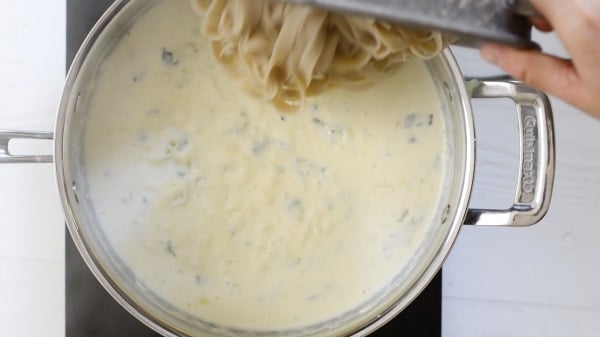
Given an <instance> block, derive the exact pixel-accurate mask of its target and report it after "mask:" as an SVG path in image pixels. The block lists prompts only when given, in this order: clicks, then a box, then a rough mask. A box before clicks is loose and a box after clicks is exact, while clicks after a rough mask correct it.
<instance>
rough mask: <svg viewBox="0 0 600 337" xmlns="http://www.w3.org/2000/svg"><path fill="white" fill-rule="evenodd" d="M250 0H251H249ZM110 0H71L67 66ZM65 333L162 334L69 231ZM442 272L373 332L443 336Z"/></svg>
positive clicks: (72, 336) (104, 336) (107, 336)
mask: <svg viewBox="0 0 600 337" xmlns="http://www.w3.org/2000/svg"><path fill="white" fill-rule="evenodd" d="M249 1H252V0H249ZM112 2H113V1H111V0H67V66H69V65H70V64H71V61H72V60H73V57H74V56H75V53H76V52H77V49H78V48H79V46H80V45H81V43H82V42H83V39H84V38H85V36H86V35H87V33H88V32H89V31H90V29H91V28H92V26H93V25H94V23H95V22H96V20H98V18H99V17H100V15H102V13H103V12H104V11H105V10H106V9H107V8H108V6H110V4H111V3H112ZM66 235H67V238H66V240H65V241H66V299H65V300H66V301H65V304H66V337H121V336H122V337H155V336H160V335H158V334H157V333H155V332H153V331H152V330H150V329H149V328H148V327H146V326H145V325H144V324H142V323H141V322H139V321H138V320H137V319H135V318H133V316H131V315H130V314H129V313H128V312H126V311H125V309H123V308H122V307H120V306H119V304H117V302H116V301H114V300H113V299H112V297H110V295H109V294H108V293H107V292H106V291H105V290H104V289H103V288H102V287H101V286H100V284H99V283H98V282H97V281H96V279H95V278H94V276H93V275H92V274H91V272H90V271H89V269H88V268H87V267H86V265H85V264H84V262H83V260H82V259H81V257H80V256H79V253H78V252H77V249H76V248H75V246H74V244H73V242H72V241H71V237H70V236H69V235H68V233H67V234H66ZM441 325H442V276H441V272H440V273H439V274H438V275H437V276H436V278H435V279H434V280H433V282H431V284H430V285H429V286H428V287H427V288H426V289H425V290H424V291H423V293H422V294H421V295H420V296H419V297H418V298H417V299H416V300H415V301H414V302H413V303H412V304H411V305H410V306H409V307H408V308H407V309H405V310H404V311H403V312H402V313H401V314H400V315H399V316H398V317H396V318H395V319H394V320H393V321H391V322H390V323H388V324H387V325H386V326H385V327H383V328H382V329H380V330H378V331H377V332H375V333H373V334H372V335H371V336H374V337H384V336H394V337H399V336H407V337H440V336H441Z"/></svg>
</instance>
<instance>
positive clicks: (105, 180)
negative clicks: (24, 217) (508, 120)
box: [84, 0, 446, 329]
mask: <svg viewBox="0 0 600 337" xmlns="http://www.w3.org/2000/svg"><path fill="white" fill-rule="evenodd" d="M189 6H190V5H189V2H188V1H187V0H177V1H173V0H169V1H162V2H160V3H159V4H158V5H157V6H156V7H155V8H153V9H152V10H150V11H149V12H148V13H147V14H145V15H144V16H143V17H142V18H141V20H139V22H138V23H136V25H135V26H134V27H132V28H131V30H130V31H129V32H128V33H127V34H126V35H125V36H124V37H123V39H122V41H121V42H120V43H119V44H118V45H117V46H116V48H115V49H114V51H113V52H112V53H111V54H110V55H109V56H108V58H107V60H106V62H105V63H104V64H103V66H102V67H101V71H100V72H99V77H98V79H97V83H96V89H95V94H94V96H93V97H92V99H91V103H90V106H89V121H88V123H87V130H86V133H85V137H84V138H85V139H84V146H85V151H84V152H85V153H86V158H85V165H86V170H87V179H88V184H89V190H90V195H89V198H90V199H91V200H92V202H93V204H94V207H95V209H96V213H97V215H98V221H99V225H100V226H101V227H102V229H103V230H104V231H105V233H106V235H107V237H108V239H109V241H110V243H111V244H112V245H113V247H114V249H115V251H116V253H117V254H118V255H119V256H120V257H121V259H122V260H123V261H124V262H125V263H126V264H127V265H128V266H129V267H130V268H131V270H132V271H133V272H134V273H135V275H136V276H137V277H138V278H139V280H140V281H141V282H143V283H145V284H146V285H147V287H148V288H150V289H152V290H153V291H154V292H155V293H156V294H157V295H159V296H161V297H162V298H164V299H165V300H166V301H168V302H169V303H171V304H172V305H174V306H176V307H178V308H180V309H181V310H183V311H186V312H189V313H191V314H193V315H195V316H197V317H199V318H201V319H203V320H205V321H209V322H213V323H216V324H221V325H226V326H230V327H236V328H247V329H281V328H286V329H287V328H295V327H300V326H304V325H307V324H314V323H318V322H321V321H324V320H328V319H331V318H334V317H336V316H339V315H341V314H343V313H345V312H347V311H349V310H353V309H355V308H357V307H359V306H360V305H361V304H362V303H364V302H365V301H366V300H368V299H369V298H370V297H371V296H373V295H374V294H375V293H376V292H378V291H379V290H381V289H382V288H384V287H385V286H386V285H387V284H388V283H389V282H390V281H391V280H392V279H393V278H394V277H395V276H396V275H397V274H398V273H399V272H400V271H401V270H402V268H403V267H404V266H405V265H406V264H407V263H408V261H409V259H410V258H411V257H412V256H413V254H414V253H415V251H416V250H417V249H418V247H419V245H420V244H421V243H422V242H423V240H424V239H425V235H426V233H427V231H428V230H429V229H430V227H431V226H432V223H433V225H435V222H434V221H433V220H432V216H433V214H434V213H435V212H436V210H437V207H438V200H439V196H440V193H441V185H442V179H443V177H444V171H445V162H446V159H445V158H446V157H445V156H446V154H445V153H444V148H445V144H444V141H445V129H444V122H443V118H442V115H441V107H440V102H439V99H438V96H437V94H436V90H435V87H434V84H433V82H432V79H431V78H430V75H429V72H428V70H427V68H426V66H425V65H424V64H423V63H422V62H420V61H415V62H411V63H410V64H407V65H406V66H405V67H403V68H402V69H401V70H400V71H399V72H398V73H397V74H396V75H394V76H392V77H390V78H388V79H385V80H383V81H381V82H380V83H378V84H377V85H375V86H374V87H373V88H369V89H366V90H365V91H347V90H332V91H330V92H328V93H327V94H325V95H324V96H321V97H318V98H315V99H311V100H309V101H308V102H307V104H306V106H304V107H303V108H302V109H301V111H299V112H297V113H295V114H280V113H278V112H277V111H276V110H275V109H274V108H273V107H272V106H270V105H268V104H265V103H262V102H260V101H257V100H256V99H255V98H252V97H249V96H247V95H246V94H245V93H244V92H242V91H241V90H240V88H239V86H238V83H237V82H236V80H235V79H234V78H232V77H231V76H229V75H228V74H227V73H226V72H225V71H224V70H223V69H221V68H220V67H219V65H218V64H217V63H216V62H214V61H213V59H212V58H211V55H210V52H209V50H208V48H207V47H208V46H207V43H206V40H205V38H204V37H203V36H202V34H201V32H200V29H199V27H200V21H199V18H198V17H197V16H196V15H195V14H194V13H193V11H192V10H191V8H190V7H189Z"/></svg>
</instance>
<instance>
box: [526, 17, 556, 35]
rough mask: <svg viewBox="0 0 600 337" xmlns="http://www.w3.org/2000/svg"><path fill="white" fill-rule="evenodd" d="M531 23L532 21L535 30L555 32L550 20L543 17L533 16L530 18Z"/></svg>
mask: <svg viewBox="0 0 600 337" xmlns="http://www.w3.org/2000/svg"><path fill="white" fill-rule="evenodd" d="M529 21H531V23H532V24H533V25H534V26H535V28H537V29H538V30H540V31H542V32H551V31H552V30H554V28H552V25H551V24H550V22H548V20H546V19H545V18H543V17H541V16H533V17H531V18H529Z"/></svg>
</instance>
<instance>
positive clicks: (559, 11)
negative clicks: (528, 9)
mask: <svg viewBox="0 0 600 337" xmlns="http://www.w3.org/2000/svg"><path fill="white" fill-rule="evenodd" d="M529 2H530V3H531V5H532V6H533V7H534V8H535V9H536V10H537V11H538V12H539V13H540V14H541V16H542V17H543V18H546V20H547V21H548V22H553V23H557V22H559V21H560V20H561V19H564V17H565V9H566V8H564V7H565V5H566V6H569V2H570V1H565V0H529ZM569 12H570V11H569Z"/></svg>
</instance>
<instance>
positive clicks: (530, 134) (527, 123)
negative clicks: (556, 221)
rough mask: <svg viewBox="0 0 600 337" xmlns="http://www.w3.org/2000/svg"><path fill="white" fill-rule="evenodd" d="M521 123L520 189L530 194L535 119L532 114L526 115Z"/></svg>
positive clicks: (534, 162)
mask: <svg viewBox="0 0 600 337" xmlns="http://www.w3.org/2000/svg"><path fill="white" fill-rule="evenodd" d="M523 123H524V124H523V180H522V183H521V186H522V187H521V190H522V191H523V193H526V194H532V193H533V192H534V191H535V171H536V159H537V158H536V156H535V152H536V151H535V147H536V142H537V120H536V119H535V117H533V116H527V117H525V119H524V120H523Z"/></svg>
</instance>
